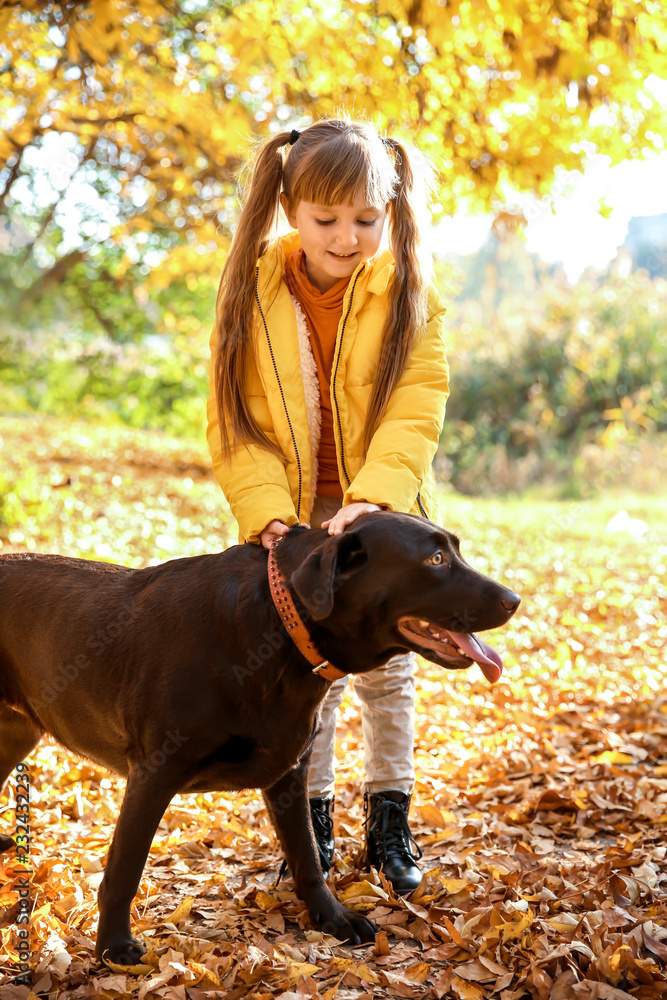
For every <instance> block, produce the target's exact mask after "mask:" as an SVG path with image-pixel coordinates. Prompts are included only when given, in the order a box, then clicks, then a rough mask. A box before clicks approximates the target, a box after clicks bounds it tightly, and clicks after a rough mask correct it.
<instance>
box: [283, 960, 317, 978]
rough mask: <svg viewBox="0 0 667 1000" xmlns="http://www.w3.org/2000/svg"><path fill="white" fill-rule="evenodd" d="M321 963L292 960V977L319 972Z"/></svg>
mask: <svg viewBox="0 0 667 1000" xmlns="http://www.w3.org/2000/svg"><path fill="white" fill-rule="evenodd" d="M319 971H320V967H319V965H311V964H310V962H290V963H289V974H290V976H291V978H292V979H299V978H300V977H301V976H312V975H313V974H314V973H315V972H319Z"/></svg>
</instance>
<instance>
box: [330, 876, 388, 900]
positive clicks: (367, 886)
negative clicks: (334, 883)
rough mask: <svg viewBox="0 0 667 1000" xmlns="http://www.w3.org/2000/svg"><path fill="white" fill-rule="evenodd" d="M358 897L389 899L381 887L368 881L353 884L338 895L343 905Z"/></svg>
mask: <svg viewBox="0 0 667 1000" xmlns="http://www.w3.org/2000/svg"><path fill="white" fill-rule="evenodd" d="M357 896H377V897H378V898H379V899H389V896H388V895H387V893H386V892H385V891H384V889H383V888H382V886H381V885H373V883H372V882H368V881H367V880H366V879H363V880H362V881H361V882H353V883H352V884H351V885H348V886H346V887H345V888H344V889H343V890H342V892H339V893H338V898H339V900H340V901H341V903H346V902H347V901H348V900H349V899H356V897H357Z"/></svg>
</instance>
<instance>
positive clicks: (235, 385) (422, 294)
mask: <svg viewBox="0 0 667 1000" xmlns="http://www.w3.org/2000/svg"><path fill="white" fill-rule="evenodd" d="M291 135H292V133H290V132H279V133H278V134H277V135H275V136H272V137H271V138H270V139H268V140H267V141H266V142H265V143H264V144H263V145H262V147H261V148H260V150H259V154H258V156H257V159H256V162H255V167H254V170H253V173H252V179H251V183H250V190H249V192H248V196H247V199H246V204H245V207H244V209H243V211H242V213H241V217H240V219H239V223H238V227H237V229H236V232H235V234H234V238H233V240H232V245H231V249H230V251H229V256H228V258H227V262H226V264H225V268H224V270H223V272H222V278H221V281H220V288H219V291H218V300H217V306H216V333H217V338H218V350H217V357H216V363H215V385H216V394H217V401H218V420H219V422H220V427H221V431H222V429H223V427H224V428H225V429H226V430H227V432H228V433H221V438H222V447H223V454H224V455H226V456H227V457H228V458H229V456H230V454H231V451H232V448H233V446H234V445H235V444H240V443H244V444H256V445H259V446H260V447H262V448H265V449H266V450H267V451H270V452H273V453H276V447H275V445H274V444H272V442H271V441H269V439H268V438H267V436H266V435H265V434H264V433H263V431H262V430H261V428H260V427H259V426H258V425H257V423H256V421H255V419H254V418H253V416H252V413H251V412H250V408H249V406H248V401H247V398H246V394H245V370H246V359H247V357H248V354H247V352H248V351H252V350H253V346H252V337H251V331H252V325H253V316H254V308H255V275H256V267H257V260H258V258H259V257H261V255H262V254H263V253H264V251H265V250H266V248H267V246H268V242H269V238H270V237H271V236H272V235H273V234H274V232H275V228H276V223H277V221H278V211H279V208H280V194H281V191H284V193H285V196H286V198H287V201H288V203H289V206H290V210H294V209H296V207H297V206H298V204H299V202H301V201H307V202H310V203H314V204H318V205H327V206H329V205H340V204H343V203H344V202H348V203H351V202H352V201H353V200H354V198H355V196H356V195H357V193H358V192H363V194H364V197H365V199H366V202H367V203H368V204H369V205H373V206H374V207H375V206H377V207H381V206H382V207H383V206H384V205H388V222H389V245H390V248H391V250H392V253H393V256H394V261H395V264H396V271H395V275H394V280H393V282H392V285H391V291H390V308H389V314H388V316H387V321H386V325H385V329H384V334H383V340H382V348H381V351H380V357H379V359H378V364H377V370H376V373H375V379H374V381H373V389H372V393H371V399H370V402H369V406H368V412H367V414H366V421H365V425H364V449H365V450H368V447H369V445H370V441H371V438H372V437H373V434H374V433H375V430H376V428H377V426H378V424H379V423H380V421H381V419H382V416H383V414H384V412H385V409H386V407H387V403H388V401H389V397H390V396H391V394H392V392H393V391H394V389H395V387H396V383H397V382H398V380H399V379H400V377H401V374H402V373H403V370H404V368H405V365H406V363H407V360H408V358H409V356H410V352H411V350H412V346H413V343H414V341H415V337H416V336H417V334H418V333H419V332H420V330H422V329H423V327H424V325H425V323H426V320H427V297H428V277H427V267H426V266H425V261H424V256H423V254H422V251H421V244H420V226H419V222H418V210H417V204H416V202H417V201H418V200H419V199H416V198H415V194H416V193H415V191H414V175H413V169H412V166H411V163H410V157H409V154H408V150H407V149H406V147H405V146H404V145H403V144H402V143H400V142H398V141H397V140H396V139H391V138H384V137H382V136H381V135H379V133H378V132H377V130H376V129H375V128H373V127H372V126H371V125H368V124H366V123H365V122H355V121H351V120H347V119H344V118H335V119H323V120H321V121H318V122H315V123H314V124H313V125H310V126H309V127H308V128H307V129H304V131H303V132H301V133H300V134H299V137H298V139H297V140H296V142H295V143H294V144H293V145H291V146H289V149H288V150H287V155H285V152H286V150H285V147H287V146H288V143H289V142H290V137H291ZM424 183H425V182H424ZM283 457H284V456H283Z"/></svg>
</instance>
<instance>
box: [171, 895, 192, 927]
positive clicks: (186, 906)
mask: <svg viewBox="0 0 667 1000" xmlns="http://www.w3.org/2000/svg"><path fill="white" fill-rule="evenodd" d="M194 901H195V897H194V896H186V897H185V899H183V900H181V902H180V903H179V904H178V906H177V907H176V909H175V910H174V912H173V913H171V914H170V915H169V916H168V917H165V918H164V920H165V923H169V924H177V923H178V922H179V920H184V919H185V918H186V917H187V915H188V914H189V912H190V910H191V909H192V904H193V903H194Z"/></svg>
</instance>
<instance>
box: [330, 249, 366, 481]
mask: <svg viewBox="0 0 667 1000" xmlns="http://www.w3.org/2000/svg"><path fill="white" fill-rule="evenodd" d="M362 270H363V268H362ZM360 275H361V270H360V271H358V272H357V276H356V278H355V279H354V283H353V285H352V291H351V292H350V302H349V305H348V307H347V312H346V314H345V319H344V320H343V326H342V329H341V331H340V340H339V342H338V353H337V354H336V364H335V366H334V374H333V380H332V383H331V388H332V390H333V400H334V405H335V407H336V419H337V421H338V437H339V439H340V464H341V467H342V469H343V475H344V476H345V478H346V479H347V485H348V486H349V485H350V483H351V482H352V480H351V479H350V477H349V475H348V471H347V466H346V465H345V445H344V443H343V428H342V426H341V422H340V408H339V406H338V396H337V395H336V376H337V375H338V364H339V362H340V352H341V351H342V349H343V337H344V336H345V327H346V325H347V321H348V319H349V316H350V313H351V311H352V299H353V298H354V290H355V288H356V287H357V282H358V281H359V277H360Z"/></svg>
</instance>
